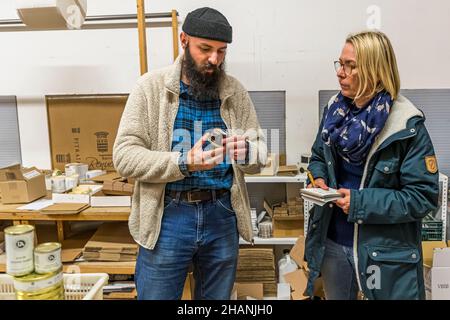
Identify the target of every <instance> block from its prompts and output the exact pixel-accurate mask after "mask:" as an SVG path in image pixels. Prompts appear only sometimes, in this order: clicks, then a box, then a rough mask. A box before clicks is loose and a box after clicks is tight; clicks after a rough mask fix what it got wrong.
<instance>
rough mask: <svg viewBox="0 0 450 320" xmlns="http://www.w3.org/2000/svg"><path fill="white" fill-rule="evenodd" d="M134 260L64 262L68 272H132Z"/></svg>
mask: <svg viewBox="0 0 450 320" xmlns="http://www.w3.org/2000/svg"><path fill="white" fill-rule="evenodd" d="M135 267H136V262H135V261H133V262H76V263H71V264H64V272H68V273H77V272H79V273H102V272H105V273H108V274H134V269H135Z"/></svg>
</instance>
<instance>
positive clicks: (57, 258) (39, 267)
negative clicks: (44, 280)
mask: <svg viewBox="0 0 450 320" xmlns="http://www.w3.org/2000/svg"><path fill="white" fill-rule="evenodd" d="M61 268H62V261H61V244H60V243H58V242H48V243H43V244H40V245H38V246H37V247H36V248H35V249H34V270H35V272H36V273H38V274H46V273H52V272H56V271H58V270H59V269H61Z"/></svg>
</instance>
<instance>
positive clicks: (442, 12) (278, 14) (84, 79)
mask: <svg viewBox="0 0 450 320" xmlns="http://www.w3.org/2000/svg"><path fill="white" fill-rule="evenodd" d="M374 4H375V5H378V6H379V7H380V9H381V19H382V20H381V30H382V31H384V32H386V33H387V34H388V35H389V36H390V38H391V40H392V42H393V44H394V47H395V49H396V53H397V58H398V60H399V66H400V72H401V75H402V84H403V88H449V87H450V62H449V58H450V41H448V39H449V31H450V20H449V19H448V16H449V13H450V1H448V0H429V1H423V0H409V1H404V0H373V1H368V0H340V1H335V0H319V1H306V0H278V1H266V0H242V1H232V0H215V1H201V0H191V1H183V0H164V1H162V0H161V1H155V0H149V1H146V9H147V12H163V11H170V10H171V9H177V10H178V11H179V12H180V15H181V18H184V17H185V16H186V14H187V13H188V12H189V11H191V10H193V9H195V8H197V7H201V6H211V7H214V8H216V9H218V10H220V11H221V12H223V13H224V14H225V15H226V16H227V18H228V20H229V21H230V23H231V24H232V25H233V29H234V41H233V44H232V45H231V46H230V49H229V52H228V56H227V62H228V71H229V73H230V74H232V75H234V76H236V77H237V78H238V79H239V80H241V82H243V84H244V85H245V86H246V87H247V88H248V89H249V90H286V92H287V151H288V161H289V162H296V161H298V159H299V156H300V154H301V153H303V152H307V151H309V149H310V146H311V144H312V142H313V139H314V136H315V133H316V130H317V126H318V91H319V90H321V89H337V81H336V79H335V73H334V69H333V66H332V61H334V60H335V59H336V58H337V57H338V56H339V54H340V50H341V47H342V45H343V42H344V39H345V37H346V35H347V34H348V33H350V32H356V31H359V30H362V29H366V28H367V27H366V23H367V20H368V18H369V15H368V14H367V12H366V10H367V8H368V7H369V6H370V5H374ZM135 8H136V1H135V0H126V1H124V0H89V1H88V15H97V14H120V13H134V12H135V10H136V9H135ZM16 17H17V16H16V14H15V10H14V1H13V0H2V1H1V2H0V19H11V18H16ZM180 30H181V25H180ZM147 36H148V46H149V67H150V69H154V68H158V67H161V66H164V65H167V64H170V63H171V61H172V38H171V29H170V28H158V29H155V28H151V29H149V30H148V33H147ZM0 48H1V49H0V70H1V72H0V95H1V94H5V95H11V94H14V95H17V96H18V97H19V101H18V104H19V105H18V108H19V125H20V135H21V143H22V155H23V161H24V165H36V166H39V167H41V168H49V167H50V152H49V141H48V131H47V121H46V109H45V101H44V98H43V97H44V95H46V94H74V93H76V94H94V93H124V92H129V91H130V89H131V88H132V87H133V85H134V82H135V81H136V79H137V77H138V76H139V65H138V63H139V58H138V40H137V31H136V30H133V29H125V30H89V31H88V30H86V31H52V32H23V33H18V32H10V33H2V32H0Z"/></svg>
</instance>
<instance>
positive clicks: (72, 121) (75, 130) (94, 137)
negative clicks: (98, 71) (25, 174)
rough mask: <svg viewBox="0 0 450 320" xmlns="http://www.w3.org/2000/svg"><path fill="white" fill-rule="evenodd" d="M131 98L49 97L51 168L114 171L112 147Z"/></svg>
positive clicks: (99, 96) (121, 96)
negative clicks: (74, 165) (69, 166)
mask: <svg viewBox="0 0 450 320" xmlns="http://www.w3.org/2000/svg"><path fill="white" fill-rule="evenodd" d="M127 98H128V95H84V96H47V117H48V127H49V135H50V149H51V158H52V166H53V168H55V169H60V170H64V166H65V164H67V163H72V162H80V163H87V164H88V165H89V170H106V171H114V165H113V161H112V148H113V145H114V141H115V139H116V135H117V130H118V127H119V123H120V119H121V117H122V113H123V110H124V107H125V104H126V101H127Z"/></svg>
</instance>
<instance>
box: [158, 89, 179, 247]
mask: <svg viewBox="0 0 450 320" xmlns="http://www.w3.org/2000/svg"><path fill="white" fill-rule="evenodd" d="M168 91H169V92H172V91H170V90H168ZM172 93H173V92H172ZM174 95H175V96H176V94H175V93H174ZM175 100H177V101H176V106H177V108H178V106H179V103H180V101H179V98H178V97H177V98H175ZM177 113H178V111H177ZM176 118H177V116H176V115H175V119H174V120H173V123H172V130H170V132H169V140H170V142H169V144H170V147H169V148H171V147H172V139H173V128H174V127H175V120H176ZM166 185H167V183H166ZM166 185H165V186H164V190H163V212H162V214H161V216H160V218H159V220H158V225H157V228H156V230H157V231H156V233H155V237H154V238H153V241H152V249H154V248H155V246H156V242H157V241H158V238H159V235H160V233H161V222H162V219H163V215H164V197H165V194H166Z"/></svg>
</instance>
